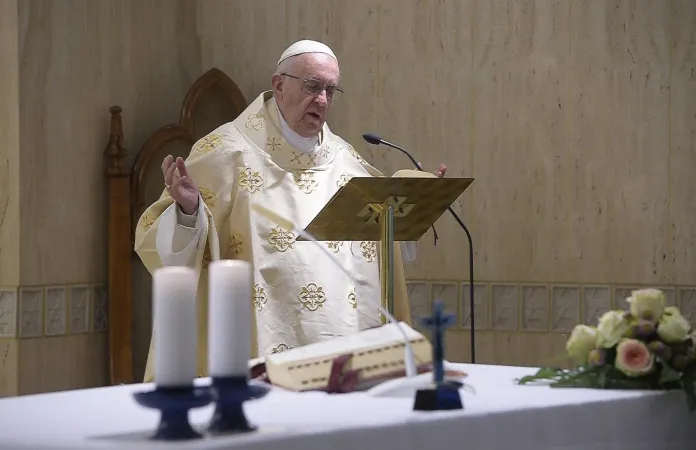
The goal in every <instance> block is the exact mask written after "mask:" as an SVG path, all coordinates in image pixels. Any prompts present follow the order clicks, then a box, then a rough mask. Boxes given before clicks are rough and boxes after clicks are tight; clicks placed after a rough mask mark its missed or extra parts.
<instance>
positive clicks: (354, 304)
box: [348, 289, 358, 309]
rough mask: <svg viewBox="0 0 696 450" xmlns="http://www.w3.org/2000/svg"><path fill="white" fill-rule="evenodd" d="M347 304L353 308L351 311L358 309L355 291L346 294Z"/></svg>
mask: <svg viewBox="0 0 696 450" xmlns="http://www.w3.org/2000/svg"><path fill="white" fill-rule="evenodd" d="M348 303H349V304H350V305H351V306H352V307H353V309H357V308H358V298H357V297H356V296H355V289H353V290H352V291H351V292H350V294H348Z"/></svg>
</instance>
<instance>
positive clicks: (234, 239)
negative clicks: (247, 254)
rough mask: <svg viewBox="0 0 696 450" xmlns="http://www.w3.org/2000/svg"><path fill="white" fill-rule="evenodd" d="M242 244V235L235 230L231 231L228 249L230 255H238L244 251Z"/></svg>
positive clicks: (234, 256)
mask: <svg viewBox="0 0 696 450" xmlns="http://www.w3.org/2000/svg"><path fill="white" fill-rule="evenodd" d="M243 245H244V242H243V241H242V235H241V234H239V233H237V232H236V231H233V232H231V233H230V242H229V249H230V255H232V257H233V258H236V257H239V256H240V255H241V254H242V253H244V247H243Z"/></svg>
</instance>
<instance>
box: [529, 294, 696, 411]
mask: <svg viewBox="0 0 696 450" xmlns="http://www.w3.org/2000/svg"><path fill="white" fill-rule="evenodd" d="M626 302H627V303H628V308H627V309H626V310H613V311H608V312H607V313H605V314H604V315H602V317H601V318H600V319H599V323H598V324H597V327H591V326H587V325H577V326H576V327H575V328H574V329H573V332H572V333H571V335H570V338H569V339H568V342H567V343H566V351H567V352H568V356H569V357H570V358H571V359H572V360H573V361H574V362H575V363H576V364H578V366H577V367H575V368H573V369H560V368H548V367H547V368H542V369H540V370H539V371H538V372H537V373H536V374H534V375H530V376H526V377H523V378H521V379H520V380H518V383H519V384H528V383H531V382H535V381H540V380H546V381H550V382H551V384H550V385H551V386H552V387H576V388H593V389H649V390H673V389H680V390H683V391H684V393H685V394H686V400H687V404H688V406H689V410H690V411H694V410H696V342H695V341H696V335H691V334H690V333H691V325H690V324H689V322H688V321H687V320H686V319H685V318H684V317H683V316H682V315H681V313H680V312H679V309H678V308H677V307H674V306H666V304H665V295H664V293H662V291H660V290H658V289H642V290H637V291H633V293H632V295H631V297H629V298H627V299H626Z"/></svg>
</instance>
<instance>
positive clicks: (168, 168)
mask: <svg viewBox="0 0 696 450" xmlns="http://www.w3.org/2000/svg"><path fill="white" fill-rule="evenodd" d="M162 174H163V175H164V186H165V187H166V188H167V190H168V191H169V195H171V196H172V198H173V199H174V201H175V202H177V203H178V204H179V206H180V207H181V210H182V211H183V212H184V214H188V215H191V214H193V213H195V212H196V210H197V209H198V198H199V192H198V186H196V183H194V182H193V180H192V179H191V177H189V174H188V171H187V170H186V163H185V162H184V159H183V158H176V161H175V160H174V157H173V156H172V155H167V157H166V158H164V161H162Z"/></svg>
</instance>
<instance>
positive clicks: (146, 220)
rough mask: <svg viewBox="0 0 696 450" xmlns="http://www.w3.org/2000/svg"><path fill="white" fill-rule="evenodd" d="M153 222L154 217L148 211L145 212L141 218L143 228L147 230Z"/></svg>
mask: <svg viewBox="0 0 696 450" xmlns="http://www.w3.org/2000/svg"><path fill="white" fill-rule="evenodd" d="M154 223H155V218H154V217H152V216H151V215H150V211H147V212H145V215H144V216H143V218H142V225H143V230H145V231H147V230H149V229H150V227H152V225H154Z"/></svg>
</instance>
